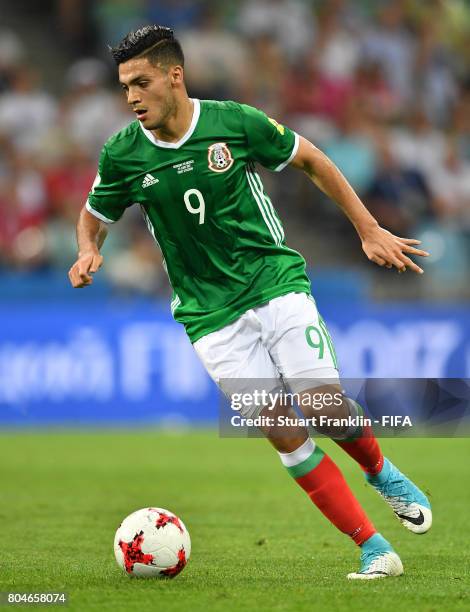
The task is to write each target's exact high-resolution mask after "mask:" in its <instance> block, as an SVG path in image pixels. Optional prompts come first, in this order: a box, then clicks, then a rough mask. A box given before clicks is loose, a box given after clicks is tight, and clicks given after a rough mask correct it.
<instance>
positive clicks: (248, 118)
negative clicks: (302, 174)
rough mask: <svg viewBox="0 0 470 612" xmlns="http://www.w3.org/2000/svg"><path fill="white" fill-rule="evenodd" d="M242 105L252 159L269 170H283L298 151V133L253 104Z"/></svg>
mask: <svg viewBox="0 0 470 612" xmlns="http://www.w3.org/2000/svg"><path fill="white" fill-rule="evenodd" d="M240 106H241V108H242V113H243V120H244V125H245V134H246V138H247V142H248V148H249V154H250V156H251V157H252V159H254V160H255V161H257V162H259V163H260V164H261V165H262V166H264V167H265V168H268V169H269V170H274V171H275V172H279V171H281V170H283V169H284V168H285V167H286V166H287V165H288V164H289V163H290V162H291V161H292V160H293V158H294V157H295V154H296V153H297V149H298V148H299V136H298V134H296V133H295V132H293V131H292V130H290V129H289V128H288V127H286V126H284V125H281V124H280V123H278V122H277V121H276V120H275V119H271V118H270V117H268V116H267V115H266V114H265V113H263V112H262V111H260V110H258V109H256V108H253V107H252V106H248V105H247V104H241V105H240Z"/></svg>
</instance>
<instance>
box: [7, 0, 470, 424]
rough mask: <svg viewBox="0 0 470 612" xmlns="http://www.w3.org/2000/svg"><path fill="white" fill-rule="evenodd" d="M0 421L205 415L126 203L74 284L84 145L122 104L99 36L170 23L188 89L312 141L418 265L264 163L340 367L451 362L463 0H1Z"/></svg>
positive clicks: (460, 179)
mask: <svg viewBox="0 0 470 612" xmlns="http://www.w3.org/2000/svg"><path fill="white" fill-rule="evenodd" d="M0 14H1V15H2V18H1V22H0V295H1V302H0V313H1V319H2V327H1V332H0V424H3V425H50V424H61V423H64V422H65V423H69V424H70V423H71V424H73V423H78V424H85V423H100V424H109V423H117V422H126V423H130V422H136V423H140V424H142V423H149V422H150V423H156V424H157V423H158V424H160V425H179V424H186V423H196V422H209V421H214V420H215V419H216V417H217V397H216V391H215V388H214V386H213V385H212V383H211V382H210V381H209V379H208V378H207V376H206V374H205V373H204V371H203V369H202V367H201V366H200V365H199V363H198V361H197V359H196V357H195V354H194V352H193V350H192V347H191V345H190V344H189V342H188V341H187V340H186V337H185V335H184V332H183V329H182V327H180V326H179V325H177V324H175V323H174V322H173V321H172V319H171V316H170V312H169V288H168V283H167V280H166V276H165V273H164V272H163V269H162V267H161V261H160V257H159V252H158V250H157V249H156V248H155V246H154V243H153V241H152V239H151V237H150V235H149V234H148V232H147V230H146V228H145V226H144V224H143V222H142V220H141V219H140V217H139V214H138V211H137V210H129V211H128V212H127V213H126V215H125V218H124V220H123V221H121V222H120V223H119V224H117V225H115V226H113V227H112V228H111V231H110V235H109V237H108V240H107V243H106V245H105V248H104V255H105V263H104V266H103V269H102V270H101V271H100V273H99V274H98V275H97V276H96V278H95V282H94V284H93V287H91V288H88V289H86V290H82V291H77V290H72V288H71V287H70V286H69V283H68V279H67V270H68V268H69V266H70V265H71V264H72V262H73V261H74V257H75V248H76V247H75V239H74V224H75V222H76V218H77V214H78V211H79V210H80V208H81V206H82V205H83V203H84V201H85V199H86V194H87V191H88V189H89V186H90V184H91V183H92V181H93V178H94V176H95V172H96V161H97V157H98V154H99V150H100V147H101V146H102V144H103V142H104V141H105V140H106V138H107V137H108V136H109V135H110V134H111V133H112V132H113V131H115V130H118V129H120V128H121V127H122V126H124V125H125V124H126V123H127V122H129V121H131V120H132V119H133V116H132V115H131V113H130V112H129V111H128V109H127V108H126V104H125V100H124V98H123V95H122V92H121V90H120V88H119V86H118V84H117V81H116V73H115V68H114V66H113V65H112V64H111V62H110V58H109V57H108V54H107V44H115V43H116V42H118V41H119V39H120V38H121V37H122V36H123V35H124V34H125V33H126V32H127V31H128V30H130V29H132V28H135V27H137V26H139V25H142V24H145V23H149V22H155V23H161V24H167V25H171V26H172V27H173V28H174V29H175V31H176V34H177V36H178V37H179V38H180V40H181V42H182V44H183V48H184V51H185V54H186V59H187V63H186V67H187V72H186V75H187V84H188V90H189V93H190V95H191V96H194V97H199V98H219V99H235V100H239V101H243V102H246V103H249V104H252V105H254V106H257V107H260V108H262V109H264V110H265V111H266V112H267V113H268V114H269V115H270V116H273V117H275V118H276V119H277V120H279V121H281V122H284V123H286V124H287V125H289V126H290V127H292V128H294V129H296V130H297V131H298V132H299V133H301V134H302V135H304V136H306V137H308V138H310V139H311V140H312V141H313V142H314V143H316V144H317V145H318V146H319V147H320V148H322V149H323V150H324V151H325V152H326V153H327V154H328V155H329V156H330V157H331V158H332V159H333V160H334V161H335V162H336V163H337V165H338V166H339V167H340V168H341V169H342V171H343V172H344V174H345V175H346V177H347V178H348V179H349V181H350V182H351V183H352V185H353V186H354V187H355V189H356V190H357V191H358V193H359V194H360V195H361V197H362V198H363V200H364V202H365V203H366V204H367V206H368V207H369V208H370V209H371V211H372V212H373V213H374V214H375V215H376V216H377V218H378V219H379V221H380V222H381V223H382V224H383V225H384V226H385V227H387V228H388V229H390V230H391V231H393V232H396V233H397V234H399V235H404V236H408V237H418V238H421V239H422V240H423V246H424V248H426V249H427V250H429V251H430V252H431V253H432V255H431V257H430V258H429V259H428V260H427V261H425V262H424V268H425V272H426V273H425V274H424V276H423V277H417V276H415V275H412V274H411V273H409V272H408V273H407V274H405V275H398V274H397V273H396V272H395V271H389V270H384V269H380V268H378V267H376V266H374V265H372V264H371V263H369V262H368V261H367V260H366V258H365V257H364V256H363V253H362V251H361V248H360V244H359V241H358V239H357V237H356V235H355V232H354V230H353V229H352V227H351V226H350V225H349V223H348V222H347V221H346V219H345V218H344V217H343V216H342V214H341V213H340V212H339V211H338V210H337V209H336V207H335V206H334V204H332V203H331V202H328V201H326V200H325V198H324V197H322V195H321V193H320V192H319V191H318V190H316V189H315V188H314V187H313V186H312V185H311V184H309V182H308V181H307V180H306V178H305V177H304V176H303V175H301V173H298V172H295V171H293V170H292V169H287V170H286V171H284V172H283V173H281V174H280V175H279V176H278V175H273V174H269V173H263V178H264V180H265V182H266V186H267V189H268V191H269V193H270V194H271V196H272V199H273V201H274V203H275V205H276V206H277V208H278V210H279V212H280V214H281V218H282V219H283V220H284V222H285V226H286V235H287V240H288V243H289V245H290V246H292V247H294V248H297V249H298V250H300V251H301V252H302V253H303V254H304V256H305V257H306V260H307V262H308V265H309V268H310V274H311V277H312V280H313V294H314V296H315V297H316V299H317V301H318V303H319V306H320V309H321V311H322V313H323V316H324V317H325V319H326V321H327V323H328V325H329V327H330V330H331V332H332V335H333V337H334V340H335V343H336V346H337V351H338V355H339V361H340V365H341V367H342V373H343V375H344V376H347V377H362V376H374V377H401V376H403V377H445V376H448V377H449V376H459V377H470V320H469V317H468V303H469V300H470V285H469V283H468V278H469V272H470V270H469V268H470V258H469V254H470V52H469V46H468V44H467V43H468V40H469V36H470V7H469V5H468V3H466V2H464V1H463V0H448V1H446V2H444V1H440V0H432V1H429V2H417V1H412V0H396V1H394V2H381V1H380V2H372V1H370V0H356V1H354V2H352V1H347V0H330V1H326V0H325V1H307V0H270V1H267V0H258V1H256V2H223V3H222V2H213V1H199V2H198V1H194V0H193V1H187V0H179V1H175V0H174V1H172V2H169V1H168V2H165V1H156V0H154V1H150V0H149V1H145V0H133V1H127V0H114V1H111V0H103V1H100V2H98V1H92V0H89V1H85V0H83V1H80V0H78V1H74V0H58V1H54V2H52V1H43V2H40V3H38V2H33V1H27V0H16V1H15V2H14V3H11V2H6V1H3V0H2V1H1V2H0Z"/></svg>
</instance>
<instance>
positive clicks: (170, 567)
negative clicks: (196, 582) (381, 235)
mask: <svg viewBox="0 0 470 612" xmlns="http://www.w3.org/2000/svg"><path fill="white" fill-rule="evenodd" d="M114 554H115V556H116V561H117V563H118V565H119V567H121V568H122V569H123V570H124V571H125V572H126V573H127V574H128V575H130V576H140V577H151V578H173V577H174V576H177V575H178V574H179V573H180V572H181V570H182V569H183V568H184V567H185V565H186V563H187V562H188V559H189V556H190V554H191V539H190V537H189V533H188V530H187V529H186V527H185V525H184V523H183V521H182V520H181V519H180V518H178V517H177V516H176V514H173V513H172V512H169V511H168V510H165V509H164V508H142V509H141V510H136V512H133V513H132V514H130V515H129V516H128V517H126V518H125V519H124V520H123V521H122V523H121V525H120V527H119V529H118V530H117V531H116V535H115V537H114Z"/></svg>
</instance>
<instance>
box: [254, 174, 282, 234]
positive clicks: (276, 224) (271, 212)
mask: <svg viewBox="0 0 470 612" xmlns="http://www.w3.org/2000/svg"><path fill="white" fill-rule="evenodd" d="M253 178H254V179H255V184H256V185H257V187H258V193H259V194H260V196H261V198H262V200H263V201H264V203H265V207H266V210H267V211H268V214H269V217H270V219H271V222H272V224H273V226H274V227H275V228H276V229H277V232H278V234H279V244H281V243H282V241H283V240H284V231H283V229H282V225H281V223H280V221H279V219H278V218H277V217H276V213H275V212H274V206H273V204H272V202H271V200H270V199H269V197H268V196H267V195H266V194H265V193H264V189H263V183H262V182H261V178H260V176H259V174H258V173H257V172H254V173H253Z"/></svg>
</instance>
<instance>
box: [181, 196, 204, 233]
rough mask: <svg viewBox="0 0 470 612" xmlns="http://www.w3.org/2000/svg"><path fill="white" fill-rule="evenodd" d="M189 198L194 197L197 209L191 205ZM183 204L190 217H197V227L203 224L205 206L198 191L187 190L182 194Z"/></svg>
mask: <svg viewBox="0 0 470 612" xmlns="http://www.w3.org/2000/svg"><path fill="white" fill-rule="evenodd" d="M191 196H196V199H197V201H198V202H199V207H198V208H194V206H193V205H192V204H191ZM184 203H185V204H186V208H187V210H188V212H190V213H191V214H192V215H199V225H202V224H203V223H204V215H205V213H206V204H205V202H204V197H203V195H202V193H201V192H200V191H199V189H188V191H186V192H185V194H184Z"/></svg>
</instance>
